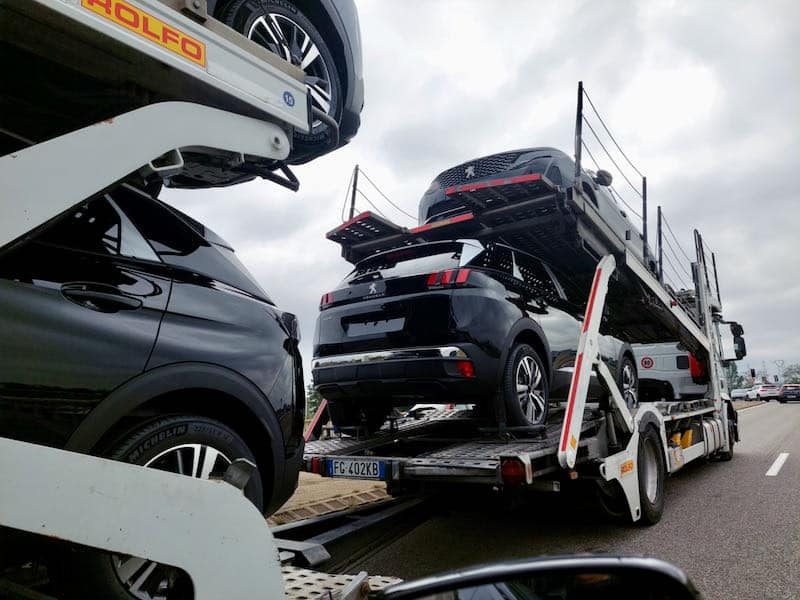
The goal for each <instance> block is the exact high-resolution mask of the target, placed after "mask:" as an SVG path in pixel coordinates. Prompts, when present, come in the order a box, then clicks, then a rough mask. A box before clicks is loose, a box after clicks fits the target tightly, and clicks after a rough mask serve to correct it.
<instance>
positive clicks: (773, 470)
mask: <svg viewBox="0 0 800 600" xmlns="http://www.w3.org/2000/svg"><path fill="white" fill-rule="evenodd" d="M787 458H789V453H788V452H781V453H780V454H778V458H776V459H775V462H774V463H772V466H771V467H770V468H769V471H767V477H775V475H777V474H778V473H780V471H781V467H783V463H785V462H786V459H787Z"/></svg>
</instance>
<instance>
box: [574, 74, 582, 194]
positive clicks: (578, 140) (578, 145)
mask: <svg viewBox="0 0 800 600" xmlns="http://www.w3.org/2000/svg"><path fill="white" fill-rule="evenodd" d="M582 136H583V82H582V81H579V82H578V110H577V114H576V115H575V181H576V182H577V181H580V177H581V150H582V148H583V138H582Z"/></svg>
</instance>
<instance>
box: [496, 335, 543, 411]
mask: <svg viewBox="0 0 800 600" xmlns="http://www.w3.org/2000/svg"><path fill="white" fill-rule="evenodd" d="M523 388H524V389H523ZM500 395H501V396H502V399H503V403H504V405H505V409H506V419H507V420H508V423H509V424H510V425H519V426H530V425H543V424H545V423H547V415H548V413H549V410H550V386H549V382H548V379H547V371H546V370H545V368H544V363H543V362H542V359H541V358H540V357H539V354H538V353H537V352H536V350H534V349H533V347H531V346H529V345H528V344H514V346H513V347H512V348H511V350H510V351H509V353H508V358H507V359H506V365H505V369H504V370H503V379H502V381H501V384H500Z"/></svg>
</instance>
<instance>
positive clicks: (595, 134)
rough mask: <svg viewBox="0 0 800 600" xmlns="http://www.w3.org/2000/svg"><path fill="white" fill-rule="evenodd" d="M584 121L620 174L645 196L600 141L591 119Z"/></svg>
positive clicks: (637, 191)
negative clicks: (590, 121)
mask: <svg viewBox="0 0 800 600" xmlns="http://www.w3.org/2000/svg"><path fill="white" fill-rule="evenodd" d="M583 122H584V123H586V126H587V127H588V128H589V131H591V132H592V135H593V136H594V139H596V140H597V143H598V144H600V147H601V148H602V149H603V150H604V151H605V153H606V156H608V159H609V160H610V161H611V162H612V163H613V165H614V166H615V167H616V168H617V171H619V174H620V175H622V178H623V179H624V180H625V181H627V182H628V185H629V186H631V189H632V190H633V191H634V192H636V194H637V195H638V196H639V197H640V198H643V196H642V193H641V192H640V191H639V190H638V189H636V186H635V185H633V184H632V183H631V180H630V179H628V177H627V176H626V175H625V172H624V171H623V170H622V169H620V168H619V165H618V164H617V161H615V160H614V157H613V156H611V153H610V152H609V151H608V149H607V148H606V147H605V146H604V145H603V142H602V141H600V137H599V136H598V135H597V133H596V132H595V130H594V128H593V127H592V124H591V123H589V121H588V120H587V119H586V117H583Z"/></svg>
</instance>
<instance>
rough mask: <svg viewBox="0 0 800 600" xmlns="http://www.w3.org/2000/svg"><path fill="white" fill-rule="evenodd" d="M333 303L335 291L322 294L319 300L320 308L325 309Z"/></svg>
mask: <svg viewBox="0 0 800 600" xmlns="http://www.w3.org/2000/svg"><path fill="white" fill-rule="evenodd" d="M331 304H333V292H328V293H327V294H322V298H321V299H320V301H319V309H320V310H325V309H326V308H328V306H329V305H331Z"/></svg>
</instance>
